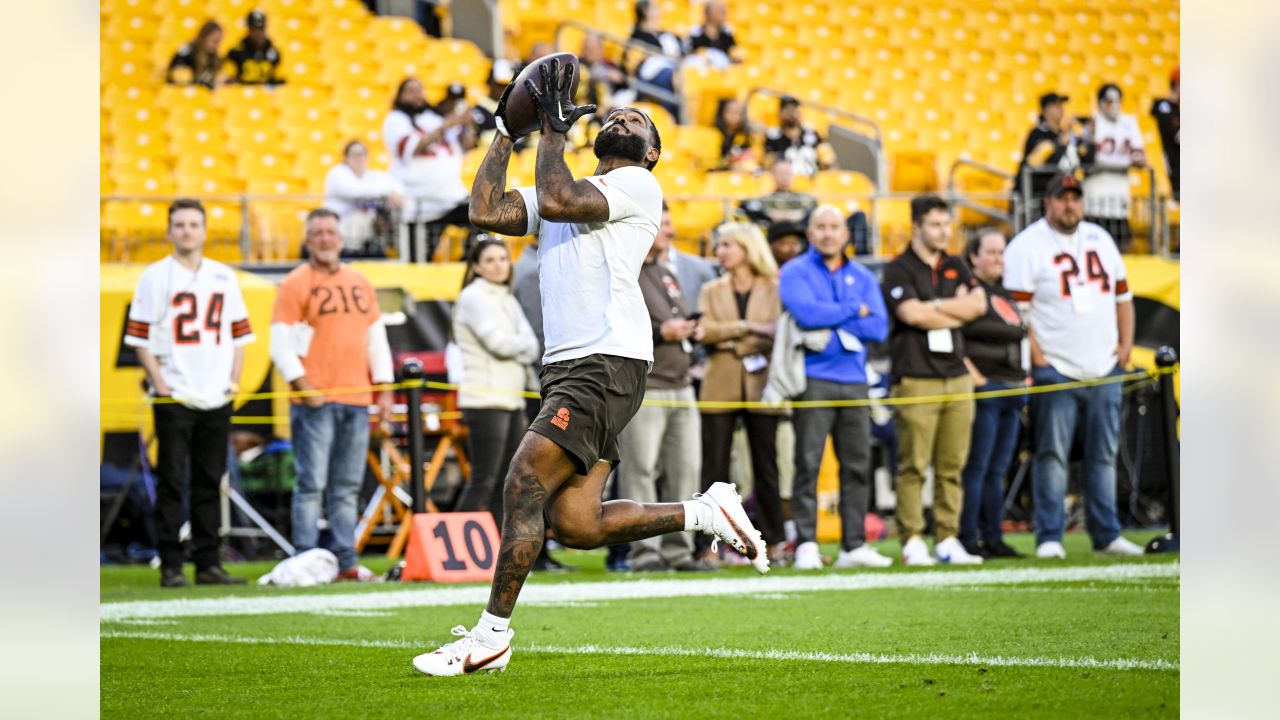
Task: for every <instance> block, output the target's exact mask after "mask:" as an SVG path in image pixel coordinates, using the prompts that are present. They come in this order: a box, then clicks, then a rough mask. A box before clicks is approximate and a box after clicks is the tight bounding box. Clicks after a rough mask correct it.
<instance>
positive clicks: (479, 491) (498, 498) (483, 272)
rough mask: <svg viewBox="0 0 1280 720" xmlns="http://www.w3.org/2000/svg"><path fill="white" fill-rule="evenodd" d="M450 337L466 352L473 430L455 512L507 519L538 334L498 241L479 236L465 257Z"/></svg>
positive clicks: (468, 417)
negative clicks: (506, 496) (507, 486)
mask: <svg viewBox="0 0 1280 720" xmlns="http://www.w3.org/2000/svg"><path fill="white" fill-rule="evenodd" d="M453 337H454V341H455V342H457V343H458V347H459V349H460V350H461V351H462V353H461V354H462V381H461V383H460V384H461V386H462V387H461V388H459V390H458V407H459V408H461V409H462V421H463V423H465V424H466V426H467V430H468V432H469V435H468V438H467V456H468V458H470V460H471V480H470V482H468V483H467V484H466V485H465V486H464V487H463V489H462V494H461V495H459V496H458V502H457V503H456V504H455V506H454V508H453V509H454V510H455V511H457V512H463V511H476V510H488V511H490V512H491V513H493V518H494V521H495V522H497V523H498V524H499V525H500V524H501V523H502V482H503V479H504V477H505V476H506V473H507V466H508V465H510V464H511V458H512V456H514V455H515V452H516V448H517V447H518V446H519V444H520V439H521V438H522V437H523V436H524V427H525V422H524V405H525V403H524V398H523V397H522V396H521V394H520V393H521V392H523V391H524V389H525V384H526V379H527V378H528V376H529V367H530V365H531V364H532V363H533V362H534V361H536V360H537V359H538V353H539V349H538V338H537V337H536V336H535V335H534V334H533V328H531V327H530V326H529V321H528V320H527V319H525V316H524V313H523V312H521V310H520V304H519V303H517V302H516V298H515V295H513V294H512V293H511V257H510V255H509V254H508V253H507V247H506V245H504V244H503V243H502V241H501V240H482V241H480V242H478V243H476V245H475V247H473V248H472V249H471V253H470V254H469V255H468V256H467V274H466V277H465V278H464V279H463V281H462V291H461V292H459V293H458V299H457V300H456V301H455V302H454V306H453Z"/></svg>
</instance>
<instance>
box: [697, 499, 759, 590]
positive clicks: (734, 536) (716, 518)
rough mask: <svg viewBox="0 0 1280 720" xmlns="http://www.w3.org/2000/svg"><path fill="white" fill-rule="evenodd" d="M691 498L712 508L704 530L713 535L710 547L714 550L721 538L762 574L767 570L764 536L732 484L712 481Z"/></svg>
mask: <svg viewBox="0 0 1280 720" xmlns="http://www.w3.org/2000/svg"><path fill="white" fill-rule="evenodd" d="M693 499H694V500H697V501H698V502H701V503H702V504H704V505H706V506H708V507H710V508H711V527H710V528H709V529H708V530H705V531H704V532H707V534H709V535H714V536H715V540H712V541H711V546H712V549H715V545H716V540H723V541H725V542H726V543H728V544H729V545H731V546H732V547H733V549H735V550H737V551H738V552H740V553H742V554H743V555H746V556H747V559H748V560H750V561H751V564H752V565H754V566H755V568H756V572H758V573H760V574H762V575H763V574H764V573H767V572H769V553H768V552H766V549H765V544H764V539H763V538H761V537H760V532H759V531H758V530H756V528H755V526H754V525H752V524H751V521H750V520H748V519H747V511H746V510H743V509H742V498H741V497H739V496H738V489H737V488H736V487H734V485H733V484H732V483H726V482H718V483H712V484H711V487H710V488H707V491H706V492H705V493H695V494H694V496H693Z"/></svg>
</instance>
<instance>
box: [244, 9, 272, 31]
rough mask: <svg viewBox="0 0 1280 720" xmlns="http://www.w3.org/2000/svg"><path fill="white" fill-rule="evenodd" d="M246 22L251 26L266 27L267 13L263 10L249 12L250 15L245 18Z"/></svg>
mask: <svg viewBox="0 0 1280 720" xmlns="http://www.w3.org/2000/svg"><path fill="white" fill-rule="evenodd" d="M244 24H245V25H248V26H249V27H251V28H265V27H266V26H267V14H266V13H264V12H262V11H261V10H254V11H253V12H251V13H249V17H247V18H245V20H244Z"/></svg>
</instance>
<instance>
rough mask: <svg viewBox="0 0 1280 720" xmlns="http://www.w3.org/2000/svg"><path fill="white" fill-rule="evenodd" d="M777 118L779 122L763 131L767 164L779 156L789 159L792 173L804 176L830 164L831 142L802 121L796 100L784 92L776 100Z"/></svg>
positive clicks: (814, 173)
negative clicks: (778, 124)
mask: <svg viewBox="0 0 1280 720" xmlns="http://www.w3.org/2000/svg"><path fill="white" fill-rule="evenodd" d="M778 122H779V123H780V126H779V127H776V128H770V129H769V132H768V133H767V134H766V135H765V140H764V152H765V156H764V157H765V164H766V165H772V164H773V163H774V162H775V161H777V160H779V159H786V160H790V161H791V167H792V169H793V170H794V171H795V173H796V174H797V175H803V176H805V177H813V176H814V175H816V174H818V171H819V170H826V169H827V168H829V167H831V160H830V159H831V154H832V150H831V146H830V145H827V143H826V142H824V141H823V139H822V136H821V135H819V134H818V131H817V130H814V129H813V128H811V127H809V126H808V125H805V124H803V123H802V122H801V116H800V101H799V100H797V99H795V98H793V97H790V96H784V97H783V98H782V99H781V100H779V101H778Z"/></svg>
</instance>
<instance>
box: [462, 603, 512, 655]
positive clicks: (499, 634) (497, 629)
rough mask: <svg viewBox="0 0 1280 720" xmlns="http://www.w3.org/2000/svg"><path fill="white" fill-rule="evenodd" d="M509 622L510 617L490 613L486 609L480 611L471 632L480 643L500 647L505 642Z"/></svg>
mask: <svg viewBox="0 0 1280 720" xmlns="http://www.w3.org/2000/svg"><path fill="white" fill-rule="evenodd" d="M510 624H511V618H504V617H498V616H497V615H491V614H489V613H488V612H487V611H486V612H482V613H480V622H478V623H476V628H475V630H472V631H471V634H472V635H473V636H475V638H476V640H479V641H480V644H482V645H485V646H488V647H501V646H503V645H505V644H506V642H507V637H506V636H507V628H508V627H509V626H510Z"/></svg>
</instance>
